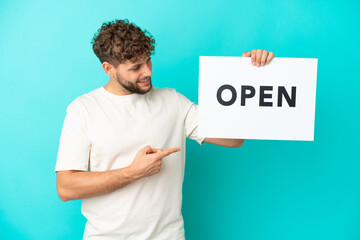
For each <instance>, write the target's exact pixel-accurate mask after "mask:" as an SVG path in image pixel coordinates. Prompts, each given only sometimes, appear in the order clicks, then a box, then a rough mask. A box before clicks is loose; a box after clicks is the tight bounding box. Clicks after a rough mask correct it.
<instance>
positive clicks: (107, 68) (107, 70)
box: [102, 62, 115, 77]
mask: <svg viewBox="0 0 360 240" xmlns="http://www.w3.org/2000/svg"><path fill="white" fill-rule="evenodd" d="M102 68H103V69H104V71H105V73H106V74H107V75H109V76H110V77H113V74H114V71H115V68H114V66H113V65H111V64H110V63H108V62H103V63H102Z"/></svg>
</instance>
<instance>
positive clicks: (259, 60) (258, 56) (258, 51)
mask: <svg viewBox="0 0 360 240" xmlns="http://www.w3.org/2000/svg"><path fill="white" fill-rule="evenodd" d="M261 54H262V50H261V49H258V50H256V66H257V67H260V63H261Z"/></svg>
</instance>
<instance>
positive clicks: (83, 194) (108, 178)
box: [56, 168, 139, 201]
mask: <svg viewBox="0 0 360 240" xmlns="http://www.w3.org/2000/svg"><path fill="white" fill-rule="evenodd" d="M137 179H139V177H138V176H136V175H134V174H133V173H132V171H130V169H129V168H121V169H115V170H109V171H104V172H81V171H60V172H57V183H56V186H57V190H58V194H59V197H60V199H61V200H62V201H68V200H76V199H84V198H90V197H96V196H100V195H103V194H107V193H110V192H113V191H115V190H116V189H119V188H121V187H123V186H125V185H127V184H129V183H131V182H134V181H136V180H137Z"/></svg>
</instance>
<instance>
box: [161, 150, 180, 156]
mask: <svg viewBox="0 0 360 240" xmlns="http://www.w3.org/2000/svg"><path fill="white" fill-rule="evenodd" d="M178 151H180V148H169V149H166V150H164V151H162V152H160V153H159V156H160V158H163V157H166V156H168V155H170V154H172V153H175V152H178Z"/></svg>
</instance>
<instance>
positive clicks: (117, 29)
mask: <svg viewBox="0 0 360 240" xmlns="http://www.w3.org/2000/svg"><path fill="white" fill-rule="evenodd" d="M148 35H149V36H148ZM91 44H93V46H92V47H93V50H94V53H95V55H96V56H97V57H98V58H99V60H100V62H101V63H103V62H108V63H110V64H111V65H113V66H115V67H117V66H118V65H119V64H120V63H124V62H125V61H126V60H129V61H130V62H132V63H135V62H137V61H139V60H141V59H143V58H145V57H150V56H151V55H152V54H154V49H155V46H154V45H155V40H154V39H153V37H152V36H151V34H150V33H149V32H148V31H147V30H144V31H143V30H141V29H140V28H139V27H138V26H136V25H135V24H134V23H129V20H128V19H124V20H114V21H110V22H107V23H103V24H102V26H101V28H99V29H98V31H97V33H95V34H94V37H93V41H92V42H91Z"/></svg>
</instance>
